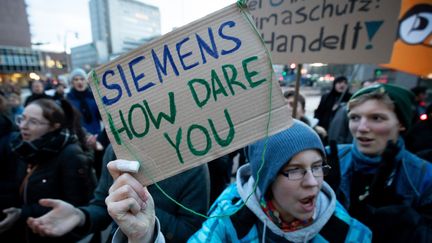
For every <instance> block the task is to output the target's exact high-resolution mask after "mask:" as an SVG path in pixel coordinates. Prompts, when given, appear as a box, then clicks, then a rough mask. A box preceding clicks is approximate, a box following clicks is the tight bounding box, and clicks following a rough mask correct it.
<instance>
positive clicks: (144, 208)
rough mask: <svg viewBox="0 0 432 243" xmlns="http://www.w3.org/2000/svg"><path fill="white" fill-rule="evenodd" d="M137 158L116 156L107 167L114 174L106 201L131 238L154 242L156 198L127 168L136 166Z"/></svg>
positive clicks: (109, 211) (133, 240)
mask: <svg viewBox="0 0 432 243" xmlns="http://www.w3.org/2000/svg"><path fill="white" fill-rule="evenodd" d="M135 163H136V162H135V161H126V160H114V161H111V162H110V163H109V164H108V170H109V172H110V174H111V175H112V177H113V178H114V183H113V185H112V186H111V187H110V189H109V196H108V197H107V198H106V200H105V202H106V205H107V208H108V213H109V214H110V216H111V217H112V218H113V219H114V221H115V222H116V223H117V224H118V226H119V228H120V230H121V231H122V232H123V233H124V234H125V235H126V236H127V238H128V241H129V242H151V241H152V240H154V238H155V237H154V234H155V233H156V234H158V232H154V229H155V220H156V216H155V209H154V202H153V198H152V197H151V195H150V193H149V192H148V191H147V188H146V187H143V186H142V185H141V183H140V182H138V181H137V180H136V179H135V178H134V177H133V176H132V175H131V174H129V173H125V172H124V171H129V172H130V171H131V170H127V168H131V169H133V168H134V165H135Z"/></svg>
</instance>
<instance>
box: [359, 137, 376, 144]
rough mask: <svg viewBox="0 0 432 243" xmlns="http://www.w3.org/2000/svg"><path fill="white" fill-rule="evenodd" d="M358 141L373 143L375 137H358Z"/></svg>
mask: <svg viewBox="0 0 432 243" xmlns="http://www.w3.org/2000/svg"><path fill="white" fill-rule="evenodd" d="M357 141H359V142H360V143H361V144H368V143H371V142H372V141H373V139H371V138H367V137H357Z"/></svg>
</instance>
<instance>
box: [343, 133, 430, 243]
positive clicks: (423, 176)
mask: <svg viewBox="0 0 432 243" xmlns="http://www.w3.org/2000/svg"><path fill="white" fill-rule="evenodd" d="M338 150H339V152H338V154H339V162H340V169H341V182H340V187H339V190H338V191H336V193H337V196H338V199H339V200H340V201H341V203H342V204H343V205H344V206H345V207H346V208H347V209H348V210H349V212H350V214H351V215H352V216H353V217H356V218H357V219H359V220H360V221H362V222H363V223H365V224H366V225H367V226H368V227H369V228H370V229H371V230H372V234H373V237H372V240H373V241H374V242H431V239H432V164H431V163H429V162H427V161H425V160H422V159H420V158H419V157H417V156H415V155H414V154H412V153H410V152H408V151H407V150H406V149H405V146H404V142H403V140H402V139H401V138H399V140H398V143H397V146H396V147H394V151H393V155H394V156H393V157H392V156H388V155H385V156H384V153H383V156H379V157H368V156H365V155H363V154H362V153H361V152H359V151H358V150H357V149H356V148H355V146H354V145H341V146H339V148H338ZM384 165H388V166H384ZM383 172H384V173H383Z"/></svg>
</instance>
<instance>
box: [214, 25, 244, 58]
mask: <svg viewBox="0 0 432 243" xmlns="http://www.w3.org/2000/svg"><path fill="white" fill-rule="evenodd" d="M235 25H236V24H235V22H234V21H227V22H225V23H223V24H221V26H220V27H219V31H218V33H219V36H220V37H222V39H225V40H230V41H233V42H234V43H235V46H234V47H233V48H232V49H231V50H222V51H221V55H228V54H230V53H233V52H235V51H237V50H238V49H239V48H240V46H241V40H240V39H238V38H236V37H234V36H230V35H226V34H224V33H223V29H224V28H225V26H228V27H230V28H232V27H234V26H235Z"/></svg>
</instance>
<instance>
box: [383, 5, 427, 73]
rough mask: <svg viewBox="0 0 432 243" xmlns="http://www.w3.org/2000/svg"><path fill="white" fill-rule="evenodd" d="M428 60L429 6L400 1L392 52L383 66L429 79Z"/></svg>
mask: <svg viewBox="0 0 432 243" xmlns="http://www.w3.org/2000/svg"><path fill="white" fill-rule="evenodd" d="M431 60H432V2H431V1H430V0H403V1H402V7H401V12H400V16H399V28H398V38H397V40H396V42H395V44H394V51H393V53H392V57H391V60H390V61H389V62H388V64H386V65H382V66H384V67H387V68H393V69H396V70H399V71H404V72H407V73H411V74H414V75H418V76H423V77H427V78H430V79H432V61H431Z"/></svg>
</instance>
